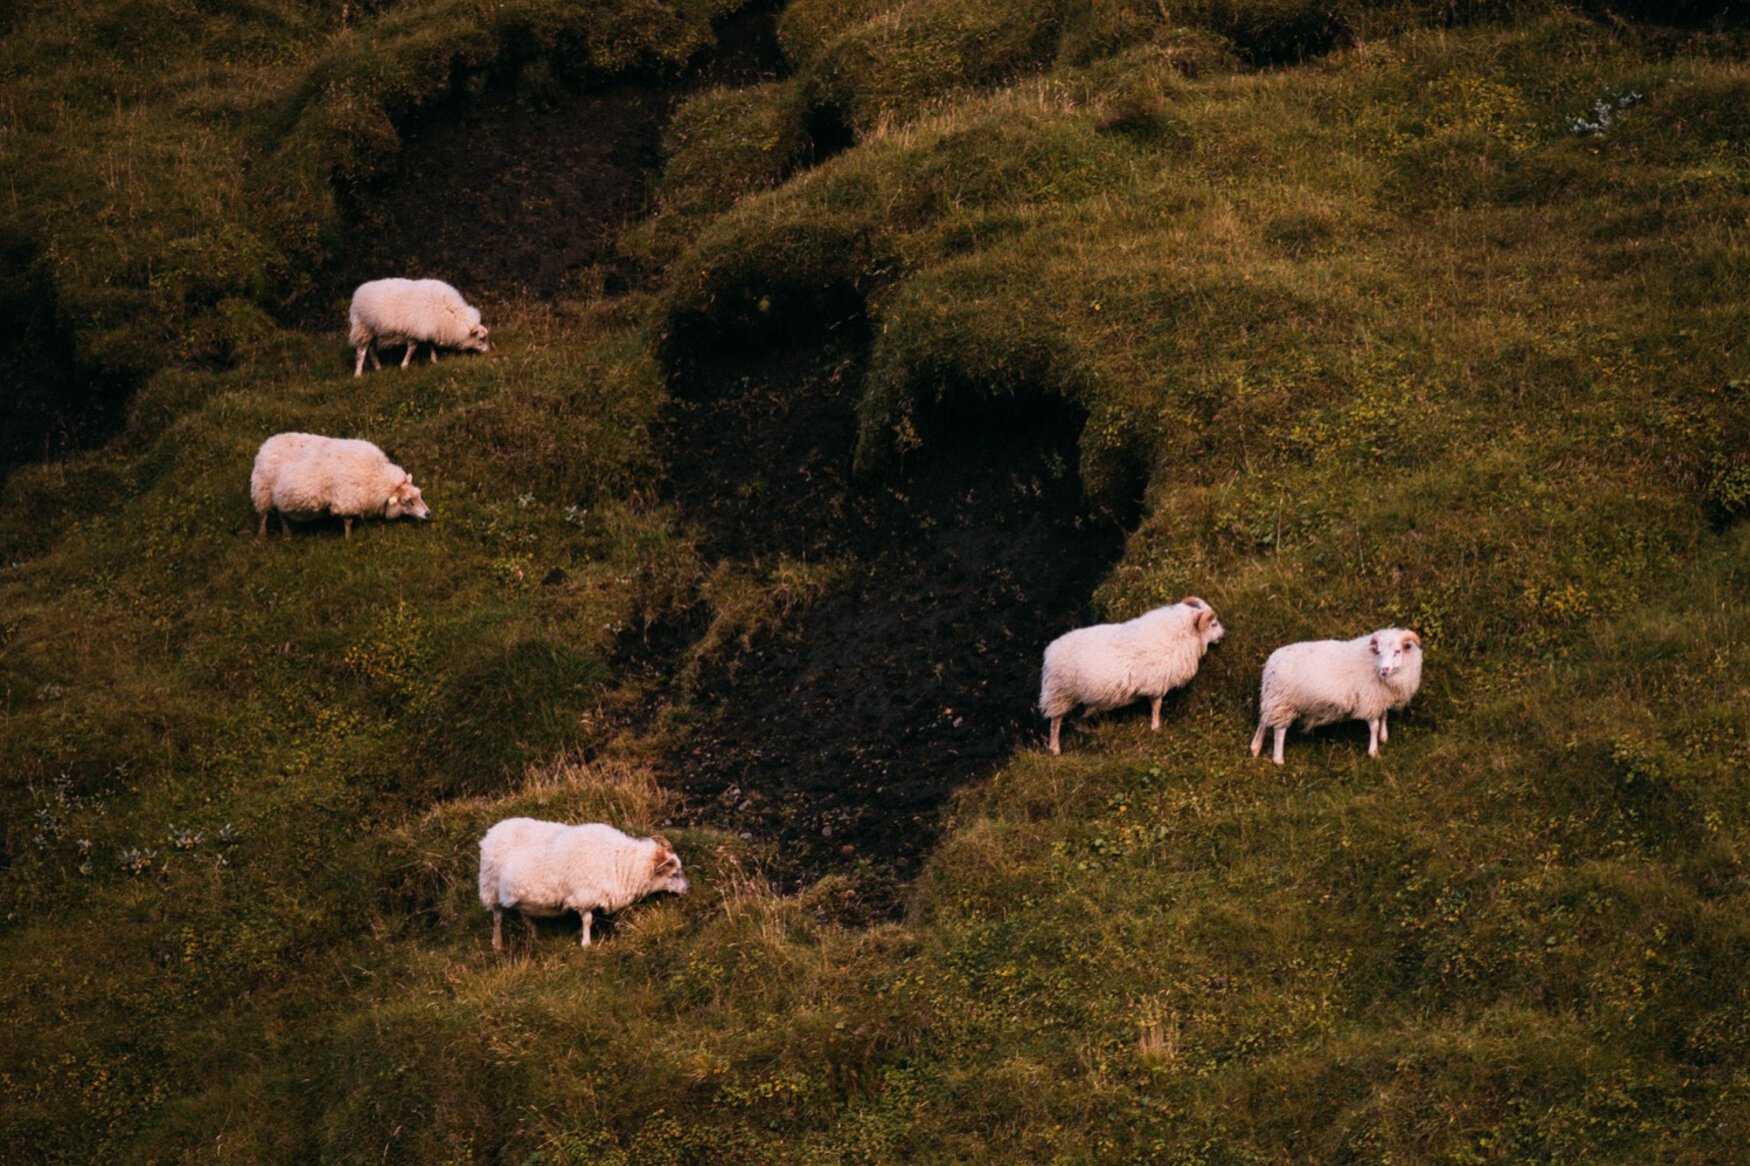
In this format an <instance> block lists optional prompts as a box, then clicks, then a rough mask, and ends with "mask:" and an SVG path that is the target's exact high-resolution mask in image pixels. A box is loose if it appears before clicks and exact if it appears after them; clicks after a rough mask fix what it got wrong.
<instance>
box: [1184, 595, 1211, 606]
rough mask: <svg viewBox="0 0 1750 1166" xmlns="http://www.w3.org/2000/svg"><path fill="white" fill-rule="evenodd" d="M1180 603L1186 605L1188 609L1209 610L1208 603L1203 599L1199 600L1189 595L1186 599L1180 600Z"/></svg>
mask: <svg viewBox="0 0 1750 1166" xmlns="http://www.w3.org/2000/svg"><path fill="white" fill-rule="evenodd" d="M1179 602H1180V603H1182V604H1184V605H1185V606H1186V607H1200V608H1207V607H1208V606H1209V605H1208V604H1207V603H1205V602H1203V601H1202V600H1201V599H1199V598H1197V597H1196V596H1195V595H1187V596H1185V598H1183V599H1181V600H1179Z"/></svg>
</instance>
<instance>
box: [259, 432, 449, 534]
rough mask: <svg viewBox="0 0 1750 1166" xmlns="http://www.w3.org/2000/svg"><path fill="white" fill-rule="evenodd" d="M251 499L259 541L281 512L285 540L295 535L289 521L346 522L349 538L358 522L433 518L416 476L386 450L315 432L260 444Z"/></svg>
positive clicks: (279, 435)
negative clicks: (327, 517) (328, 517)
mask: <svg viewBox="0 0 1750 1166" xmlns="http://www.w3.org/2000/svg"><path fill="white" fill-rule="evenodd" d="M249 495H250V497H251V498H252V499H254V501H255V510H256V513H258V514H260V515H261V524H260V525H259V526H258V527H257V528H256V531H255V536H256V537H257V538H260V537H262V536H264V535H266V534H267V515H268V512H269V511H272V510H277V511H279V516H280V531H281V533H283V534H284V535H285V536H286V537H287V538H290V537H291V536H292V528H291V525H290V524H289V523H288V522H287V521H286V520H287V518H288V517H289V518H295V519H297V520H298V521H299V522H308V521H310V520H311V519H316V518H320V517H322V516H323V515H324V514H333V515H336V516H338V517H339V518H341V519H342V520H344V522H345V523H346V537H348V538H351V537H352V520H353V519H354V518H364V517H369V516H381V517H383V518H400V517H402V516H403V515H407V516H410V517H413V518H422V519H423V518H430V517H431V508H430V507H428V506H426V504H425V499H424V498H422V497H421V496H420V493H419V487H418V486H415V485H414V484H413V475H412V474H410V473H408V472H407V471H406V470H404V469H402V468H401V467H400V466H398V465H396V464H395V463H394V462H392V461H390V460H389V459H388V458H387V457H385V456H384V454H383V451H382V450H380V449H378V448H377V447H376V446H374V445H372V444H371V443H370V442H368V441H358V440H355V439H352V438H345V437H321V436H318V435H317V434H314V433H276V434H274V435H273V436H272V437H270V438H268V439H267V440H266V441H264V442H262V443H261V449H260V450H259V451H258V452H257V453H256V455H255V471H254V473H252V474H251V475H250V478H249Z"/></svg>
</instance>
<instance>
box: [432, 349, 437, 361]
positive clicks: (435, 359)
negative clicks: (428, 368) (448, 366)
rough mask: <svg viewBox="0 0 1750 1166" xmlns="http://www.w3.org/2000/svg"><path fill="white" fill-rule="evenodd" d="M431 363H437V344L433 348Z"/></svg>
mask: <svg viewBox="0 0 1750 1166" xmlns="http://www.w3.org/2000/svg"><path fill="white" fill-rule="evenodd" d="M431 362H432V363H433V364H436V363H437V345H435V344H434V345H432V346H431Z"/></svg>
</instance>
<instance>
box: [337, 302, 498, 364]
mask: <svg viewBox="0 0 1750 1166" xmlns="http://www.w3.org/2000/svg"><path fill="white" fill-rule="evenodd" d="M348 318H349V319H350V321H351V323H352V331H351V333H350V336H351V339H352V345H353V347H354V348H357V349H358V363H357V364H355V365H354V366H353V370H352V375H353V376H355V377H359V376H363V375H364V373H365V357H366V356H367V355H368V356H369V357H370V358H371V367H372V368H382V367H383V364H382V362H381V361H379V360H378V359H377V345H379V344H405V345H407V355H406V356H403V357H402V358H401V367H402V368H406V367H407V366H408V364H409V363H410V362H411V361H412V360H413V350H414V349H415V348H417V347H419V345H420V344H421V343H425V344H429V345H431V361H432V363H433V364H436V363H437V350H438V346H439V345H440V344H441V345H447V346H448V347H450V348H460V349H463V350H464V351H468V352H490V351H492V346H491V345H490V344H488V343H486V328H485V327H484V326H483V325H482V324H481V323H480V309H478V308H474V307H470V306H469V305H468V301H466V300H464V299H463V298H462V293H461V292H459V291H457V290H456V289H455V288H453V287H451V286H450V285H449V284H447V283H445V282H444V281H443V280H441V279H374V280H372V281H371V282H369V283H361V284H359V286H358V290H357V291H355V292H353V293H352V311H351V312H350V313H349V315H348Z"/></svg>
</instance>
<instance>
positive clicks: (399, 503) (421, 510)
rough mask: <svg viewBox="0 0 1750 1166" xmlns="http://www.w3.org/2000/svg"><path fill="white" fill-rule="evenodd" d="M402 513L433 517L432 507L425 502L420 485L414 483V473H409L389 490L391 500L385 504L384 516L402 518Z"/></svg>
mask: <svg viewBox="0 0 1750 1166" xmlns="http://www.w3.org/2000/svg"><path fill="white" fill-rule="evenodd" d="M402 515H407V516H408V517H410V518H420V519H426V518H430V517H431V507H429V506H427V505H426V504H425V499H424V498H422V497H421V496H420V493H419V487H418V486H415V485H414V484H413V475H412V474H408V475H407V476H406V477H405V478H403V479H402V481H401V484H400V485H398V486H396V487H395V488H394V489H393V490H391V491H389V500H388V502H386V503H384V505H383V517H384V518H400V517H401V516H402Z"/></svg>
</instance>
